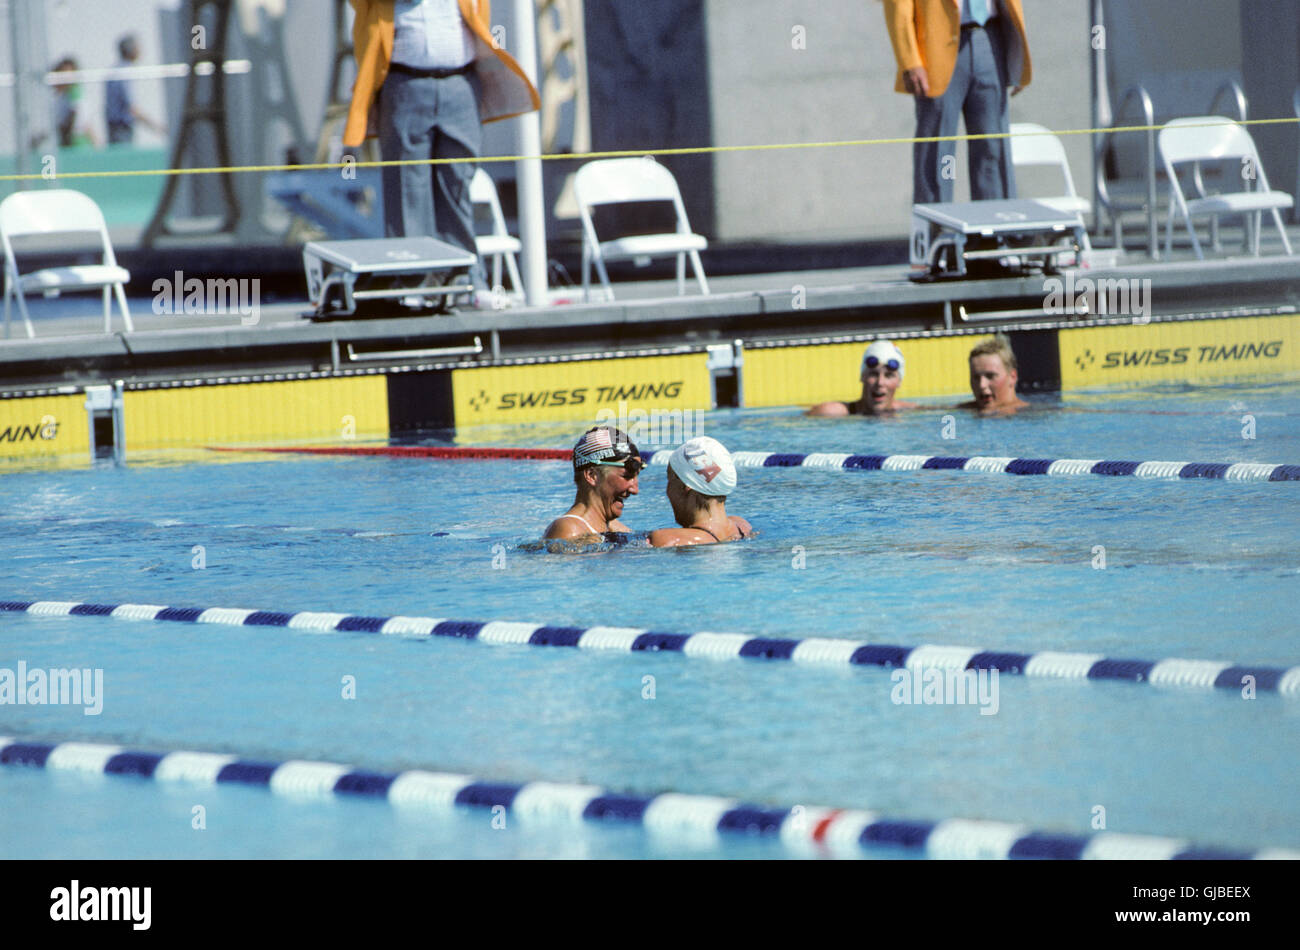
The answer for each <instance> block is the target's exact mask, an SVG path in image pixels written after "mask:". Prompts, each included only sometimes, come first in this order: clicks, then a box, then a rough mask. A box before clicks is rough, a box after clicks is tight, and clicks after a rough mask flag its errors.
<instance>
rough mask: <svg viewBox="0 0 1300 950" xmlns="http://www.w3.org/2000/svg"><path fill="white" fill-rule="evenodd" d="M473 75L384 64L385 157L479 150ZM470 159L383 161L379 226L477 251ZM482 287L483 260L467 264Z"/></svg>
mask: <svg viewBox="0 0 1300 950" xmlns="http://www.w3.org/2000/svg"><path fill="white" fill-rule="evenodd" d="M478 82H479V81H478V77H477V76H475V75H474V73H473V71H472V70H471V71H470V72H468V73H463V74H460V75H456V76H448V77H446V78H445V79H433V78H425V77H420V76H410V75H407V74H405V73H400V72H396V71H390V72H389V74H388V76H387V77H386V78H385V79H384V85H383V86H382V87H381V88H380V90H379V150H380V152H381V153H382V155H383V157H384V161H386V162H389V161H402V160H409V159H430V158H465V157H477V156H478V154H479V152H480V151H481V150H482V144H483V128H482V125H481V123H480V121H479V109H478ZM475 167H476V166H475V164H474V163H472V162H458V163H456V164H452V165H399V166H395V167H385V168H384V169H383V192H384V233H385V234H386V235H387V236H388V237H425V236H427V237H435V238H438V239H439V240H441V241H446V242H447V243H448V244H454V245H455V246H456V247H460V248H464V249H465V250H467V251H469V252H470V253H471V254H475V253H477V252H476V250H475V243H474V206H473V204H471V202H470V194H469V185H470V181H471V180H472V179H473V177H474V169H475ZM470 279H471V280H472V281H473V282H474V286H475V287H478V288H480V289H486V288H487V278H486V275H485V273H484V270H483V265H482V263H481V262H480V263H476V264H475V265H474V266H473V267H472V268H471V269H470Z"/></svg>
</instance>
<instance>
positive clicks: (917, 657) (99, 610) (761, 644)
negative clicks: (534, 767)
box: [0, 600, 1300, 697]
mask: <svg viewBox="0 0 1300 950" xmlns="http://www.w3.org/2000/svg"><path fill="white" fill-rule="evenodd" d="M0 612H10V613H26V614H30V615H33V616H41V617H113V618H117V619H122V620H158V621H175V622H180V623H216V624H226V625H233V626H244V627H284V628H287V629H290V630H307V631H311V632H314V633H332V632H356V633H380V634H386V635H396V636H411V637H455V638H459V639H464V640H479V641H482V642H484V643H496V644H502V643H514V644H521V645H529V646H552V647H577V648H578V649H582V650H615V651H619V652H623V653H637V652H650V653H653V652H675V653H682V654H684V655H686V656H707V657H711V658H715V659H734V658H737V657H746V658H753V659H766V660H789V661H792V662H794V663H803V664H813V665H823V666H878V667H885V668H897V667H905V668H908V669H912V670H917V669H938V670H944V671H948V670H954V671H962V670H972V671H975V672H977V673H978V672H979V671H980V670H988V671H993V670H997V671H998V672H999V673H1000V674H1010V675H1022V676H1029V677H1042V678H1049V679H1090V680H1120V681H1124V682H1130V683H1149V684H1151V685H1152V686H1172V687H1194V688H1199V689H1214V688H1218V689H1228V690H1240V689H1242V688H1243V687H1245V686H1246V685H1247V684H1248V683H1249V684H1250V685H1252V686H1253V688H1254V689H1255V690H1256V691H1257V692H1258V691H1263V692H1276V693H1280V694H1281V695H1283V696H1287V697H1298V696H1300V665H1296V666H1291V667H1275V666H1244V665H1240V664H1236V663H1229V662H1226V661H1222V660H1184V659H1164V660H1132V659H1116V658H1108V657H1103V656H1101V655H1100V654H1095V653H1061V652H1053V651H1041V652H1038V653H1015V652H1007V651H996V650H980V649H976V648H974V647H965V646H944V645H939V644H922V645H921V646H916V647H907V646H897V645H893V644H881V643H865V642H862V641H858V640H840V639H836V638H828V637H807V638H805V639H802V640H789V639H784V638H780V637H759V636H752V635H749V634H743V633H711V632H710V633H665V632H660V631H653V630H647V629H639V628H634V627H604V626H596V627H585V628H584V627H567V626H551V625H545V624H538V623H532V622H526V621H504V620H491V621H483V620H447V619H442V618H436V617H403V616H397V617H370V616H357V615H352V614H342V613H325V612H317V611H302V612H298V613H289V612H284V611H272V610H252V609H247V608H233V607H164V606H159V605H157V604H87V603H77V602H72V601H26V600H5V601H0ZM1247 677H1251V679H1250V680H1247Z"/></svg>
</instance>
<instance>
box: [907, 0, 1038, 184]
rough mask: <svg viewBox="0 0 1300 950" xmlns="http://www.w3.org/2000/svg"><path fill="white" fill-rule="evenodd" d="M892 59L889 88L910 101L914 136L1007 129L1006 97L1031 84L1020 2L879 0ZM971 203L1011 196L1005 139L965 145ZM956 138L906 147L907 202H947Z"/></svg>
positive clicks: (975, 132) (981, 132) (1027, 46)
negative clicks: (962, 125) (961, 125)
mask: <svg viewBox="0 0 1300 950" xmlns="http://www.w3.org/2000/svg"><path fill="white" fill-rule="evenodd" d="M884 4H885V26H886V27H887V28H888V30H889V40H890V43H891V44H893V47H894V58H895V59H896V60H897V61H898V81H897V83H896V85H895V86H894V89H895V91H897V92H905V93H909V94H910V95H911V96H912V98H913V100H914V102H915V104H916V137H917V138H933V137H938V136H949V135H956V134H957V124H958V121H959V120H960V119H961V118H962V116H963V115H964V116H965V118H966V132H967V134H968V135H983V134H996V133H1002V134H1006V133H1007V132H1009V131H1010V123H1009V121H1008V118H1007V86H1012V87H1014V88H1013V89H1012V90H1011V95H1013V96H1014V95H1015V94H1016V93H1018V92H1020V90H1021V89H1023V88H1024V87H1025V86H1027V85H1029V80H1030V78H1031V74H1032V71H1031V66H1030V60H1029V40H1028V38H1027V36H1026V33H1025V15H1024V12H1023V11H1022V10H1021V8H1020V0H884ZM967 149H968V152H967V154H968V156H969V170H970V196H971V200H973V201H983V200H988V199H995V198H1014V197H1015V196H1016V187H1015V178H1014V175H1013V172H1012V168H1011V143H1010V141H1009V140H1008V139H1005V138H998V139H972V140H970V141H969V142H968V143H967ZM956 152H957V143H956V142H951V141H949V142H916V143H915V144H913V146H912V201H913V203H914V204H936V203H939V202H949V201H952V200H953V168H954V163H955V160H956Z"/></svg>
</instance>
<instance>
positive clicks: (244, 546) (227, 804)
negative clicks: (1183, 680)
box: [0, 385, 1300, 858]
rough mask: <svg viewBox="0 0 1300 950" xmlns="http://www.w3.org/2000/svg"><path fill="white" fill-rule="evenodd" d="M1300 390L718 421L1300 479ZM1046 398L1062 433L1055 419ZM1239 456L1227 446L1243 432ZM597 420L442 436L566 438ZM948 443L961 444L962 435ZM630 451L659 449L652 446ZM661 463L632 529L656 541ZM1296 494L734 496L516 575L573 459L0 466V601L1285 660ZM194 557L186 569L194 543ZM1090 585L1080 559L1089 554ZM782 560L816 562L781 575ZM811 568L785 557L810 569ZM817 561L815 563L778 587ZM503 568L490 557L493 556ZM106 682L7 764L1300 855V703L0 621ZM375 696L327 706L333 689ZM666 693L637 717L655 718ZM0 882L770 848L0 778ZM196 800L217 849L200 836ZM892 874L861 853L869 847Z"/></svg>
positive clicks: (2, 647) (1299, 571)
mask: <svg viewBox="0 0 1300 950" xmlns="http://www.w3.org/2000/svg"><path fill="white" fill-rule="evenodd" d="M1298 397H1300V388H1297V387H1296V386H1294V385H1291V386H1278V387H1255V388H1249V387H1225V388H1219V389H1209V390H1201V391H1198V392H1183V391H1175V390H1166V391H1161V392H1142V393H1129V394H1123V395H1119V396H1113V395H1112V396H1104V397H1103V396H1082V397H1069V398H1067V399H1066V400H1065V401H1064V403H1063V405H1062V404H1059V401H1058V400H1056V399H1051V400H1046V399H1044V400H1043V401H1042V402H1043V406H1044V408H1043V409H1042V411H1036V412H1031V413H1025V414H1023V415H1021V416H1019V417H1016V418H1011V419H978V418H974V417H971V416H969V415H968V414H966V413H962V412H955V413H952V416H953V419H952V422H953V424H954V425H955V431H952V427H951V426H947V425H946V423H947V420H945V418H944V416H945V414H946V413H945V411H944V410H942V409H940V408H932V409H927V410H925V411H920V412H916V413H912V414H908V415H902V416H900V417H898V418H897V419H894V420H883V421H882V420H862V419H844V420H811V419H806V418H803V417H801V416H799V415H797V414H796V413H794V412H761V413H760V412H734V411H733V412H714V413H709V414H705V415H704V416H703V417H702V420H701V421H702V425H703V427H704V432H706V433H707V434H709V435H712V436H714V437H716V438H718V439H720V440H722V441H723V442H724V443H725V444H726V445H727V446H728V447H730V448H732V449H733V450H740V449H749V450H762V451H768V450H772V451H789V452H810V451H826V452H835V451H840V452H869V453H873V454H886V455H887V454H900V453H908V454H922V455H931V454H936V455H993V456H1021V457H1046V458H1056V457H1071V458H1098V459H1099V458H1109V459H1132V460H1153V459H1160V460H1183V461H1230V462H1236V461H1259V462H1280V463H1300V424H1298V423H1300V398H1298ZM1053 407H1054V408H1053ZM1244 415H1250V416H1252V417H1253V418H1254V423H1255V436H1256V437H1255V438H1254V439H1253V440H1252V439H1243V438H1242V430H1243V418H1242V417H1243V416H1244ZM581 428H582V426H579V425H539V426H531V427H528V428H526V429H495V430H489V429H483V430H476V431H471V432H462V433H461V434H460V436H459V437H458V441H459V442H460V443H461V444H492V445H527V446H549V447H558V446H567V445H571V444H572V442H573V441H574V440H575V439H576V437H577V434H578V433H579V432H580V431H581ZM945 429H947V430H948V432H949V434H951V435H953V436H954V437H953V438H944V434H945ZM643 447H644V446H643ZM663 490H664V470H663V468H662V467H652V468H650V469H648V470H647V471H646V472H645V473H644V474H643V476H642V478H641V494H640V496H639V497H638V498H635V499H632V500H631V501H630V502H629V504H628V506H627V510H626V513H625V515H624V520H625V521H626V522H627V523H628V524H629V525H630V526H631V527H633V528H634V529H636V530H648V529H650V528H653V527H660V526H666V525H668V524H669V523H670V522H671V515H670V511H669V508H668V504H667V501H666V499H665V498H664V495H663ZM1297 491H1300V486H1296V485H1294V484H1293V483H1268V482H1263V483H1224V482H1221V481H1205V480H1194V481H1183V480H1139V479H1134V478H1104V477H1097V476H1077V477H1070V478H1046V477H1016V476H1008V475H979V474H971V473H963V472H946V471H924V472H898V473H891V472H845V471H810V470H801V469H764V470H754V469H741V471H740V486H739V488H738V489H737V491H736V493H735V494H734V496H733V497H732V498H731V499H729V501H728V510H729V511H731V512H732V513H735V514H740V515H743V516H745V517H746V518H748V519H749V520H750V521H751V522H752V523H753V524H754V525H755V527H756V528H758V529H759V532H760V534H759V536H758V537H757V538H756V539H755V540H753V541H749V542H745V543H741V544H734V545H727V546H718V547H708V548H699V549H694V550H685V551H657V550H651V549H648V548H645V547H644V546H641V545H636V544H633V545H629V546H627V547H623V548H620V549H618V550H613V551H607V552H599V553H593V554H590V555H584V556H565V555H559V554H549V553H544V552H535V551H532V550H529V547H530V546H529V544H528V542H530V541H532V540H535V539H536V537H537V536H538V534H539V533H540V531H541V530H542V528H543V527H544V526H545V524H546V523H547V522H548V521H549V520H550V519H551V518H552V517H554V516H555V515H557V514H559V513H560V512H562V511H563V510H564V509H565V508H566V507H567V506H568V504H569V503H570V501H571V499H572V482H571V479H570V477H569V470H568V467H567V465H566V464H564V463H558V462H518V461H517V462H504V461H502V462H497V461H454V462H447V461H431V460H419V459H387V458H325V457H300V456H292V457H285V456H278V457H270V456H266V455H250V456H225V455H222V456H215V455H214V456H212V457H208V456H205V455H202V454H199V453H187V454H185V455H184V456H170V457H155V458H144V457H133V461H132V463H131V464H130V465H128V466H126V467H124V468H113V467H108V466H100V467H96V468H93V469H82V470H76V469H62V470H59V469H54V470H51V469H48V468H21V467H18V468H16V469H15V470H12V471H9V472H8V473H6V474H4V475H3V476H2V477H0V501H2V502H3V512H4V513H3V515H0V550H3V555H2V557H3V564H4V571H3V583H2V584H0V599H9V598H13V599H23V600H72V601H89V602H99V603H123V602H131V603H152V604H168V605H195V606H229V607H245V608H263V609H269V610H284V611H297V610H318V611H339V612H346V613H358V614H373V615H379V616H390V615H396V614H406V615H415V616H431V617H454V618H464V619H477V620H491V619H501V620H529V621H533V622H544V623H550V624H564V625H573V626H579V627H586V626H592V625H595V624H607V625H617V626H632V627H643V628H649V629H654V630H663V631H675V632H683V633H688V632H695V631H706V630H707V631H736V632H743V633H753V634H766V635H771V636H780V637H789V638H796V639H797V638H803V637H809V636H822V637H840V638H847V639H853V640H865V641H870V642H875V643H897V644H904V645H914V644H921V643H935V644H953V645H967V646H978V647H982V648H986V649H993V650H1008V651H1019V652H1037V651H1042V650H1068V651H1076V652H1090V653H1099V654H1102V655H1106V656H1119V657H1136V658H1142V659H1152V660H1158V659H1162V658H1165V657H1181V658H1192V659H1214V660H1231V661H1239V662H1243V663H1262V664H1269V665H1277V666H1290V665H1294V664H1296V663H1298V662H1300V643H1297V637H1296V624H1295V608H1294V602H1295V597H1296V594H1297V592H1298V589H1300V551H1297V547H1296V539H1297V537H1300V530H1298V529H1300V495H1297ZM196 546H202V548H203V556H204V558H205V560H206V566H205V567H204V568H203V569H201V570H200V569H195V567H194V566H193V564H194V559H195V557H196V554H195V550H194V549H195V547H196ZM1097 546H1103V547H1104V548H1105V558H1106V567H1105V569H1104V570H1098V569H1094V566H1093V564H1094V561H1095V548H1096V547H1097ZM797 549H801V550H797ZM799 555H802V557H799ZM800 562H801V563H802V566H801V567H800V566H797V565H798V564H799V563H800ZM494 563H495V565H496V566H494ZM19 660H22V661H25V662H26V664H27V666H28V667H29V668H34V667H42V668H50V667H92V668H96V667H98V668H102V669H103V670H104V691H105V698H104V708H103V712H102V714H101V715H98V716H85V715H83V713H82V711H81V709H80V708H77V707H68V706H9V705H5V706H0V736H13V737H18V738H30V739H32V740H36V741H39V740H49V741H60V740H72V739H75V740H83V741H94V742H112V743H116V744H120V745H123V746H127V747H129V748H140V749H151V750H158V751H166V750H170V749H194V750H204V751H219V752H235V753H238V754H240V755H241V756H245V757H249V758H262V759H266V760H270V761H283V760H286V759H309V760H325V761H331V762H339V763H349V764H354V765H357V766H361V767H366V768H371V769H376V770H382V771H397V770H401V769H407V768H426V769H434V770H440V771H449V772H462V773H466V774H471V775H477V776H481V777H484V778H488V779H495V780H501V781H512V782H523V781H530V780H538V779H545V780H550V781H556V782H583V783H591V784H596V785H602V786H605V787H608V788H610V789H614V790H618V791H629V792H636V793H643V794H653V793H656V792H661V791H677V792H687V793H697V794H706V795H724V796H730V797H736V798H740V799H744V800H748V801H753V802H758V803H763V804H771V805H776V806H782V807H784V806H789V805H793V804H804V805H807V806H812V805H836V806H844V807H860V808H871V809H876V810H879V811H881V812H884V813H886V814H890V815H894V816H898V817H910V818H920V819H930V820H935V819H941V818H948V817H970V818H989V819H998V820H1002V821H1010V822H1017V823H1023V824H1024V825H1026V826H1027V827H1030V828H1035V829H1042V830H1050V831H1060V832H1066V833H1074V834H1087V833H1089V832H1090V831H1091V830H1092V827H1093V826H1092V821H1093V816H1094V814H1095V808H1096V806H1098V805H1100V806H1102V807H1103V808H1104V809H1105V812H1106V828H1107V830H1110V831H1121V832H1133V833H1143V834H1155V835H1167V836H1171V837H1179V838H1188V839H1191V840H1194V841H1197V842H1201V843H1207V844H1223V845H1230V846H1239V847H1243V848H1255V847H1266V846H1285V847H1291V848H1296V847H1300V777H1298V776H1297V773H1296V770H1295V769H1294V767H1293V763H1294V762H1295V760H1296V758H1297V753H1300V731H1298V730H1297V729H1296V726H1297V724H1298V723H1300V702H1297V701H1296V700H1294V699H1286V698H1283V697H1279V696H1277V695H1276V694H1271V693H1261V694H1260V696H1259V698H1258V699H1255V700H1253V701H1246V700H1243V699H1242V698H1241V696H1240V695H1239V694H1238V693H1236V692H1233V691H1231V690H1211V691H1204V690H1182V689H1156V688H1152V687H1149V686H1137V685H1134V684H1130V683H1120V682H1095V681H1073V680H1054V679H1052V680H1041V679H1026V678H1024V677H1011V676H1004V677H1002V678H1001V682H1000V696H999V708H998V712H997V714H996V715H990V716H982V715H980V714H979V710H978V708H977V707H975V706H971V705H965V706H961V705H930V706H925V705H895V704H894V703H893V702H891V695H890V694H891V689H892V686H893V684H892V682H891V680H890V677H889V675H888V673H887V672H885V671H882V670H879V669H875V668H848V667H846V668H843V669H838V668H836V669H830V668H824V667H804V666H800V665H795V664H788V663H764V662H758V661H739V660H729V661H715V660H708V659H701V658H691V657H684V656H682V655H680V654H676V653H667V654H663V653H661V654H654V653H638V654H621V653H604V652H598V653H589V652H585V651H576V650H548V649H541V648H537V647H529V646H492V645H487V644H482V643H475V642H465V641H460V640H448V639H443V638H435V639H432V640H408V639H402V638H389V637H383V638H380V637H375V636H374V635H371V634H364V633H332V634H327V635H320V634H310V633H305V632H298V631H289V630H282V629H267V628H243V627H227V626H207V625H204V626H201V627H195V626H192V625H186V624H167V623H154V622H126V621H122V620H113V619H108V618H100V617H32V616H27V615H20V614H9V613H0V667H9V668H13V667H14V666H15V664H16V663H17V662H18V661H19ZM345 676H352V677H355V681H356V684H357V686H356V698H355V699H344V698H342V696H341V693H342V689H341V686H340V684H341V682H342V679H343V677H345ZM646 676H653V677H654V680H655V697H654V698H653V699H645V698H643V684H644V677H646ZM0 803H3V807H0V854H3V855H5V856H8V857H56V856H57V857H92V858H93V857H151V856H158V857H238V856H256V857H292V856H303V857H343V856H392V857H430V856H433V857H506V856H510V857H519V856H563V857H673V856H684V855H693V854H709V855H722V856H726V857H778V856H785V855H787V854H788V853H789V852H787V851H786V850H785V849H784V848H783V847H782V845H781V844H780V843H779V842H776V841H770V840H757V839H755V840H746V839H739V840H723V841H722V842H721V844H720V845H716V844H715V845H710V846H709V847H708V850H707V851H706V850H701V849H702V848H703V847H704V846H703V845H702V844H700V843H698V842H691V841H684V840H678V839H664V838H656V837H655V836H653V835H649V834H647V833H646V832H644V831H642V830H640V829H638V828H635V827H609V828H606V827H582V828H574V827H570V826H551V825H541V824H539V825H529V824H527V823H526V822H525V823H521V822H512V823H510V824H508V825H507V827H505V828H504V829H500V828H493V827H492V825H491V817H492V816H491V815H490V814H488V813H487V812H475V811H463V812H457V813H456V814H454V815H452V816H450V817H447V818H435V817H431V816H428V815H423V816H413V815H410V814H407V813H403V812H400V811H397V810H394V809H391V808H389V807H387V806H386V805H384V804H383V803H381V802H380V803H376V802H369V801H332V800H331V801H324V802H319V803H316V802H313V803H300V802H292V801H285V800H283V799H279V798H277V797H276V796H273V795H270V794H267V793H266V792H265V791H264V790H258V789H248V788H239V787H230V786H224V785H223V786H219V787H215V788H201V789H196V788H193V787H182V786H176V787H173V786H168V785H161V784H155V783H149V782H145V781H141V780H137V779H130V778H118V777H104V776H89V775H85V774H79V773H57V772H46V771H37V770H26V769H14V768H6V769H3V770H0ZM196 804H202V805H203V806H204V807H205V809H206V813H207V829H206V830H203V831H198V830H194V829H193V828H192V827H191V814H192V812H191V809H192V808H193V806H194V805H196ZM900 855H903V856H905V853H900V852H894V851H890V850H888V849H882V850H880V851H879V852H876V853H872V855H871V856H879V857H895V856H900Z"/></svg>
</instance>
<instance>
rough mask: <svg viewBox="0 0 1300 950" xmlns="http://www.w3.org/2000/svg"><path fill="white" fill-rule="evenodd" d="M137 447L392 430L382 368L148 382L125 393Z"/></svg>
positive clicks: (382, 434) (129, 437)
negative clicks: (222, 381)
mask: <svg viewBox="0 0 1300 950" xmlns="http://www.w3.org/2000/svg"><path fill="white" fill-rule="evenodd" d="M124 398H125V411H126V447H127V451H128V452H130V451H131V450H133V449H153V448H166V447H172V446H196V445H211V444H214V443H229V442H275V441H282V440H286V439H327V440H328V439H354V438H355V439H374V438H386V437H387V436H388V383H387V381H386V380H385V379H384V377H383V376H349V377H343V378H339V379H304V380H289V381H285V382H271V383H234V384H230V385H225V386H185V387H177V388H174V389H144V390H133V391H128V392H127V393H126V394H125V397H124Z"/></svg>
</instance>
